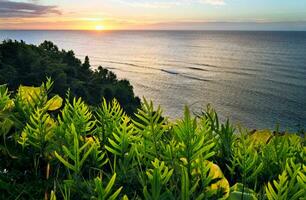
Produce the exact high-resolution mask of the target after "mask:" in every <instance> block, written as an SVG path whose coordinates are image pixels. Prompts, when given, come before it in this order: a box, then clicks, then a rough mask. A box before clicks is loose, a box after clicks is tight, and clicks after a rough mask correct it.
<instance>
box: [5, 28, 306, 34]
mask: <svg viewBox="0 0 306 200" xmlns="http://www.w3.org/2000/svg"><path fill="white" fill-rule="evenodd" d="M0 31H92V32H98V33H99V32H101V33H103V32H111V31H250V32H273V31H275V32H277V31H279V32H306V30H298V29H296V30H295V29H257V30H254V29H105V30H95V29H1V28H0Z"/></svg>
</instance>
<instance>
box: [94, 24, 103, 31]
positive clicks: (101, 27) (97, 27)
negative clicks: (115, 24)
mask: <svg viewBox="0 0 306 200" xmlns="http://www.w3.org/2000/svg"><path fill="white" fill-rule="evenodd" d="M95 29H96V30H97V31H102V30H104V26H101V25H97V26H96V27H95Z"/></svg>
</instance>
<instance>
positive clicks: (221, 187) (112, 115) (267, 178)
mask: <svg viewBox="0 0 306 200" xmlns="http://www.w3.org/2000/svg"><path fill="white" fill-rule="evenodd" d="M55 85H56V82H55V83H53V82H52V81H51V80H50V79H49V80H48V81H47V82H45V83H43V84H42V85H41V86H40V87H29V86H19V87H18V89H17V91H15V92H9V91H8V88H7V86H5V85H2V86H1V87H0V136H1V137H0V199H43V198H44V199H52V200H55V199H99V200H103V199H124V200H126V199H148V200H159V199H182V200H188V199H199V200H200V199H230V200H241V199H244V200H247V199H269V200H287V199H290V200H294V199H296V200H298V199H304V198H305V196H306V188H305V187H306V166H305V163H306V157H305V153H306V148H305V138H303V137H302V136H301V135H297V134H290V135H289V134H279V133H278V132H277V131H276V132H275V133H274V134H272V133H270V132H265V134H262V133H260V132H255V133H253V134H250V133H248V131H247V130H243V129H236V128H235V127H233V126H232V125H231V123H230V122H229V121H227V122H225V123H221V122H219V120H218V116H217V113H216V112H215V111H214V110H213V109H212V108H211V107H209V106H208V107H207V108H206V110H204V111H203V112H202V114H200V115H198V116H193V115H191V113H190V112H189V109H188V108H187V107H186V108H185V109H184V112H183V117H182V118H181V119H178V120H177V121H169V120H168V119H167V118H164V117H162V109H161V108H160V107H157V108H155V107H154V106H153V104H152V102H148V101H146V100H144V101H143V104H142V105H141V108H140V109H138V111H137V112H136V114H135V115H134V116H133V117H132V118H131V117H129V116H128V115H126V114H125V112H124V111H123V109H122V108H121V106H120V105H119V103H118V101H117V100H115V99H114V100H112V101H111V102H109V103H107V101H106V100H103V101H101V102H100V104H99V105H98V106H96V107H89V106H88V105H87V104H86V103H85V102H84V101H83V100H82V99H81V98H75V97H73V95H72V94H71V92H67V93H66V95H65V96H66V97H65V99H63V98H61V97H60V96H58V95H54V94H53V93H51V88H52V87H54V86H55ZM51 94H52V95H51Z"/></svg>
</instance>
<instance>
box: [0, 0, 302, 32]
mask: <svg viewBox="0 0 306 200" xmlns="http://www.w3.org/2000/svg"><path fill="white" fill-rule="evenodd" d="M0 29H78V30H106V29H163V30H164V29H174V30H306V0H86V1H85V0H19V1H17V0H10V1H7V0H0Z"/></svg>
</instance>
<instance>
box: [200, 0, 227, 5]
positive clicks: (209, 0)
mask: <svg viewBox="0 0 306 200" xmlns="http://www.w3.org/2000/svg"><path fill="white" fill-rule="evenodd" d="M201 2H203V3H205V4H210V5H214V6H224V5H225V4H226V3H225V1H224V0H201Z"/></svg>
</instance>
